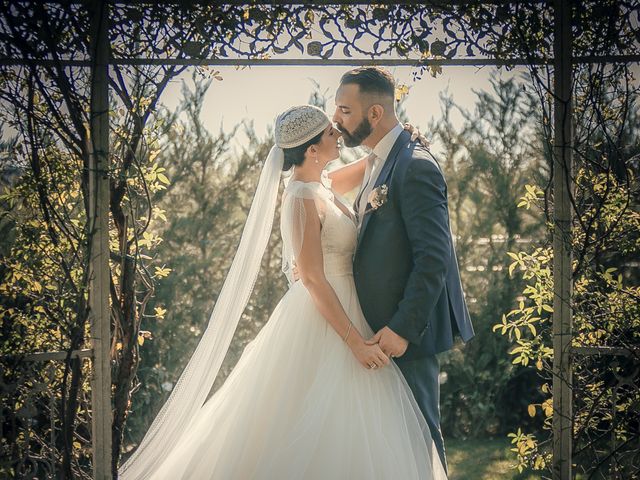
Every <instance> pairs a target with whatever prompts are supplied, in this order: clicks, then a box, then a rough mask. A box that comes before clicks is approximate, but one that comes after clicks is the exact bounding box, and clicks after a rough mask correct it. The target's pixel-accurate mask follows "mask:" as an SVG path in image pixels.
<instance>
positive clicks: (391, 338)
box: [366, 327, 409, 358]
mask: <svg viewBox="0 0 640 480" xmlns="http://www.w3.org/2000/svg"><path fill="white" fill-rule="evenodd" d="M376 343H377V344H379V345H380V349H381V350H382V351H383V352H384V353H385V355H387V356H388V357H394V358H397V357H401V356H402V355H404V352H406V351H407V347H408V346H409V340H407V339H405V338H402V337H401V336H400V335H398V334H397V333H396V332H394V331H393V330H391V329H390V328H389V327H384V328H382V329H381V330H378V333H376V334H375V335H374V336H373V337H372V338H370V339H369V340H367V341H366V344H367V345H375V344H376Z"/></svg>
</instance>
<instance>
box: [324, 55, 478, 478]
mask: <svg viewBox="0 0 640 480" xmlns="http://www.w3.org/2000/svg"><path fill="white" fill-rule="evenodd" d="M333 121H334V122H335V123H336V126H337V128H338V129H339V130H340V132H341V133H342V136H343V140H344V143H345V145H346V146H348V147H355V146H358V145H364V146H366V147H369V148H370V149H372V154H371V155H369V157H368V158H367V167H366V171H365V174H364V180H363V183H362V187H361V189H360V192H359V194H358V196H357V198H356V201H355V205H354V209H355V211H356V212H357V214H358V222H359V227H358V228H359V231H358V246H357V248H356V252H355V256H354V263H353V272H354V278H355V283H356V289H357V291H358V297H359V300H360V304H361V306H362V310H363V312H364V315H365V318H366V319H367V322H368V323H369V325H371V328H373V330H374V331H377V333H376V334H375V336H374V337H373V338H372V339H371V340H370V341H369V342H370V343H372V344H373V343H378V344H379V345H380V348H381V349H382V350H383V351H384V352H385V354H387V355H388V356H391V357H394V358H395V362H396V364H397V365H398V367H399V368H400V370H401V371H402V373H403V374H404V377H405V379H406V380H407V383H408V384H409V386H410V388H411V390H412V391H413V394H414V397H415V399H416V401H417V402H418V405H419V406H420V410H421V411H422V413H423V415H424V417H425V419H426V420H427V423H428V425H429V429H430V431H431V436H432V437H433V440H434V442H435V445H436V447H437V449H438V454H439V455H440V459H441V460H442V465H443V466H444V468H445V469H446V468H447V463H446V456H445V451H444V442H443V439H442V432H441V429H440V386H439V382H438V375H439V363H438V359H437V357H436V353H439V352H443V351H446V350H449V349H451V348H452V346H453V342H454V337H455V336H456V335H459V336H460V337H461V338H462V340H463V341H465V342H467V341H468V340H470V339H471V338H472V337H473V336H474V332H473V326H472V325H471V320H470V318H469V312H468V311H467V306H466V303H465V300H464V295H463V293H462V286H461V284H460V274H459V272H458V263H457V261H456V255H455V252H454V249H453V240H452V238H451V230H450V227H449V212H448V207H447V185H446V183H445V180H444V177H443V175H442V172H441V170H440V167H439V165H438V163H437V161H436V160H435V158H434V156H433V155H432V154H431V152H429V150H427V149H425V148H423V147H422V146H421V145H420V144H419V143H416V142H412V141H411V138H410V137H411V134H410V133H409V132H408V131H405V130H403V127H402V126H401V125H400V123H399V121H398V118H397V117H396V113H395V82H394V79H393V77H392V76H391V74H390V73H389V72H387V71H386V70H383V69H380V68H377V67H360V68H356V69H354V70H351V71H349V72H347V73H345V74H344V75H343V76H342V79H341V81H340V87H339V88H338V91H337V93H336V112H335V114H334V116H333Z"/></svg>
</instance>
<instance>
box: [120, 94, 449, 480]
mask: <svg viewBox="0 0 640 480" xmlns="http://www.w3.org/2000/svg"><path fill="white" fill-rule="evenodd" d="M339 137H340V133H339V132H338V131H337V130H336V129H335V128H334V127H333V126H332V124H331V122H330V120H329V118H328V117H327V116H326V115H325V113H324V112H323V111H322V110H320V109H319V108H316V107H314V106H311V105H303V106H296V107H292V108H290V109H289V110H287V111H285V112H284V113H282V114H281V115H280V116H279V117H278V118H277V120H276V125H275V143H276V145H275V146H274V147H273V148H272V149H271V151H270V153H269V155H268V157H267V159H266V161H265V163H264V166H263V170H262V173H261V176H260V181H259V184H258V188H257V190H256V195H255V197H254V200H253V204H252V207H251V210H250V212H249V216H248V219H247V224H246V225H245V229H244V232H243V235H242V239H241V242H240V247H239V248H238V252H237V254H236V257H235V259H234V261H233V265H232V267H231V270H230V272H229V274H228V276H227V279H226V280H225V284H224V287H223V289H222V292H221V294H220V297H219V299H218V302H217V303H216V306H215V309H214V312H213V314H212V316H211V319H210V321H209V326H208V327H207V330H206V331H205V333H204V335H203V337H202V339H201V341H200V343H199V344H198V347H197V348H196V351H195V353H194V355H193V356H192V358H191V359H190V360H189V364H188V365H187V367H186V369H185V371H184V372H183V374H182V376H181V377H180V379H179V381H178V383H177V384H176V387H175V388H174V390H173V392H172V393H171V396H170V397H169V399H168V400H167V402H166V403H165V405H164V406H163V408H162V410H161V411H160V413H159V414H158V416H157V417H156V419H155V420H154V422H153V424H152V426H151V428H150V429H149V431H148V432H147V434H146V436H145V438H144V439H143V441H142V443H141V444H140V446H139V447H138V449H137V450H136V451H135V452H134V454H133V455H132V456H131V457H130V458H129V459H128V460H127V461H126V462H125V463H124V464H123V465H122V466H121V467H120V469H119V471H118V474H119V477H120V478H122V479H143V478H157V479H160V478H162V479H165V478H166V479H197V480H200V479H224V480H226V479H357V480H359V479H420V480H425V479H446V474H445V473H444V469H443V467H442V465H441V463H440V460H439V456H438V454H437V452H436V448H435V445H434V443H433V440H432V438H431V435H430V433H429V429H428V427H427V425H426V422H425V419H424V417H423V416H422V414H421V412H420V409H419V408H418V406H417V404H416V403H415V400H414V398H413V396H412V393H411V390H410V388H409V387H408V385H407V384H406V381H405V380H404V377H403V376H402V374H401V372H400V370H399V369H398V367H397V366H396V365H395V363H394V362H393V361H390V360H389V358H387V356H386V355H385V354H384V353H383V352H382V350H381V349H380V347H379V346H378V345H377V344H374V345H368V344H366V343H365V339H368V338H371V337H372V336H373V333H374V332H373V331H372V330H371V328H370V327H369V325H368V324H367V322H366V319H365V318H364V316H363V314H362V311H361V309H360V305H359V303H358V298H357V295H356V290H355V285H354V280H353V274H352V256H353V253H354V249H355V247H356V239H357V226H356V225H357V224H356V219H355V217H354V214H353V212H352V210H351V209H350V207H348V206H347V204H345V203H344V202H343V201H342V200H340V198H339V195H336V193H335V192H334V191H332V190H331V187H330V185H331V180H330V179H329V178H328V177H327V175H326V174H325V173H324V172H323V169H324V167H325V166H326V164H327V163H328V162H329V161H331V160H334V159H336V158H338V156H339V145H338V139H339ZM290 169H292V170H293V172H292V174H291V175H290V177H289V179H288V183H287V184H286V186H285V188H284V192H283V194H282V201H281V225H280V227H281V235H282V242H283V255H282V261H283V270H284V272H285V274H286V275H287V278H288V279H289V282H290V287H289V290H288V291H287V292H286V294H285V295H284V297H283V298H282V299H281V301H280V303H279V304H278V305H277V306H276V308H275V310H274V311H273V313H272V315H271V317H270V319H269V320H268V322H267V323H266V325H265V326H264V328H263V329H262V330H261V331H260V333H259V334H258V335H257V336H256V338H255V339H254V340H253V341H252V342H251V343H249V345H247V347H246V348H245V350H244V352H243V354H242V357H241V358H240V360H239V361H238V364H237V365H236V367H235V368H234V369H233V371H232V372H231V374H230V375H229V377H228V378H227V380H226V382H225V383H224V384H223V385H222V386H221V387H220V389H219V390H218V391H217V392H216V393H215V394H214V395H213V396H212V397H211V398H209V399H208V400H207V399H206V397H207V394H208V393H209V390H210V388H211V385H212V384H213V381H214V380H215V376H216V375H217V373H218V370H219V368H220V363H221V362H222V359H223V358H224V355H225V353H226V351H227V349H228V347H229V344H230V342H231V338H232V336H233V332H234V330H235V328H236V326H237V322H238V319H239V317H240V315H241V314H242V311H243V310H244V307H245V306H246V303H247V300H248V298H249V295H250V293H251V289H252V287H253V283H254V281H255V278H256V275H257V272H258V270H259V266H260V260H261V258H262V254H263V252H264V250H265V247H266V243H267V240H268V238H269V233H270V231H271V227H272V223H273V216H274V209H275V204H276V202H277V197H278V186H279V183H280V177H281V173H282V170H290ZM360 170H362V169H360V167H359V166H358V165H357V164H351V165H350V166H347V167H344V168H343V169H342V170H341V172H340V173H336V174H335V178H334V181H335V182H336V184H339V185H340V186H341V190H345V189H347V188H346V185H347V184H349V183H350V182H351V183H353V178H355V177H358V180H357V181H358V182H359V181H361V177H362V172H361V171H360ZM355 186H356V185H355V184H354V185H350V187H355ZM294 269H295V270H296V274H297V275H295V277H294V275H293V271H294ZM298 277H299V279H297V278H298Z"/></svg>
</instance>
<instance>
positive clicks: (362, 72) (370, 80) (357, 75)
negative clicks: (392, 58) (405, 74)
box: [340, 67, 396, 98]
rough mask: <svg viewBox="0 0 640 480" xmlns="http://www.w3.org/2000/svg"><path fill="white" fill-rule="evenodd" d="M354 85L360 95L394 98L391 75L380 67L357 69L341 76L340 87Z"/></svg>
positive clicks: (394, 85) (393, 83) (393, 82)
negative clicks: (357, 87) (369, 94)
mask: <svg viewBox="0 0 640 480" xmlns="http://www.w3.org/2000/svg"><path fill="white" fill-rule="evenodd" d="M350 83H351V84H356V85H358V86H359V87H360V92H362V93H372V94H374V95H381V96H388V97H391V98H394V97H395V93H396V82H395V80H394V79H393V75H391V73H389V71H388V70H385V69H383V68H380V67H358V68H354V69H353V70H349V71H348V72H347V73H345V74H344V75H342V78H341V79H340V84H341V85H347V84H350Z"/></svg>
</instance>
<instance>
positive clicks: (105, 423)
mask: <svg viewBox="0 0 640 480" xmlns="http://www.w3.org/2000/svg"><path fill="white" fill-rule="evenodd" d="M520 1H522V0H511V1H509V0H489V1H483V2H481V3H483V4H515V3H519V2H520ZM74 3H82V4H84V3H85V2H74ZM114 3H128V4H146V3H149V2H144V1H138V0H132V1H129V2H119V1H117V0H111V1H109V0H98V1H94V2H89V8H90V9H91V53H92V57H91V59H90V60H55V61H54V60H46V59H38V60H36V59H8V58H3V59H0V65H54V64H55V65H57V66H63V67H87V68H90V69H91V83H92V85H91V106H90V108H91V123H90V132H91V138H92V146H91V147H92V151H91V157H90V165H89V172H90V181H89V192H90V218H89V225H90V228H91V230H92V231H93V232H95V233H96V234H95V235H93V236H92V245H91V257H90V272H91V275H90V280H89V282H90V284H89V288H90V295H89V298H90V308H91V312H92V314H91V342H92V348H91V349H90V350H85V351H83V353H84V355H87V352H90V354H91V356H92V360H93V362H92V363H93V370H92V373H93V375H92V379H91V380H92V393H91V401H92V443H93V445H92V448H93V474H94V478H95V479H99V480H103V479H105V480H106V479H111V478H112V474H111V454H112V452H111V450H112V448H111V444H112V437H111V420H112V419H111V371H110V368H111V367H110V343H111V338H110V312H109V242H108V240H109V231H108V229H109V219H108V215H109V177H108V172H109V169H110V163H109V111H108V109H109V101H108V99H109V85H108V69H109V66H110V65H182V66H205V65H207V66H245V65H246V66H314V65H317V66H345V67H347V66H348V67H353V66H360V65H372V64H376V65H385V66H421V65H424V66H429V65H442V66H505V65H510V66H517V65H553V66H554V87H553V90H554V96H555V103H554V113H553V117H554V143H553V156H554V160H553V161H554V183H553V189H554V195H555V203H554V212H553V218H554V239H553V252H554V262H553V281H554V302H553V309H554V311H553V352H554V361H553V392H554V395H553V402H554V405H553V407H554V410H553V411H554V413H553V469H552V471H553V478H554V480H560V479H561V480H568V479H571V478H572V464H571V460H572V390H571V382H572V361H571V357H572V355H573V354H594V353H605V354H611V352H608V351H600V350H598V349H593V348H591V349H582V350H584V351H582V350H580V349H579V348H576V349H575V350H576V351H575V352H574V351H573V350H572V348H571V335H572V310H571V302H570V299H571V296H572V278H571V277H572V267H571V264H572V253H571V243H570V239H571V225H572V208H571V200H570V198H571V193H572V188H573V187H572V184H571V172H572V169H573V153H572V149H573V130H572V122H573V108H572V100H573V99H572V90H571V85H572V81H573V76H572V66H573V65H575V64H581V63H635V62H640V55H606V56H582V57H573V56H572V34H571V5H570V2H567V1H563V0H551V1H544V0H542V1H538V2H536V1H535V0H534V1H533V2H531V1H529V2H527V3H540V4H547V5H550V6H551V7H552V8H553V12H554V17H553V22H554V44H553V59H552V60H548V61H544V60H532V61H527V60H525V59H509V60H506V59H488V58H479V59H469V58H453V59H427V60H422V61H420V60H411V59H385V58H380V59H377V60H374V59H351V58H349V59H327V60H322V59H267V60H258V59H253V60H252V59H228V58H227V59H185V58H179V59H161V58H155V59H154V58H151V59H147V58H137V59H116V58H112V57H110V55H109V43H108V42H109V35H108V21H105V20H106V19H107V18H108V17H107V15H105V9H106V8H107V7H108V5H109V4H114ZM193 3H201V4H205V3H210V2H206V1H198V2H193ZM224 3H225V4H232V5H288V4H287V3H284V2H280V1H254V2H248V1H237V0H230V1H227V2H224ZM376 3H378V4H387V5H398V4H404V5H425V6H426V7H427V8H428V7H430V6H431V7H433V6H438V5H439V6H443V5H447V6H455V5H464V4H467V3H469V2H466V1H464V0H442V1H432V2H429V1H428V0H427V1H401V2H391V1H378V2H376ZM296 4H300V5H308V6H310V7H311V6H314V5H317V6H322V5H341V4H343V5H346V4H350V5H359V4H362V2H357V1H356V2H345V1H319V2H309V1H304V0H300V1H298V2H296ZM578 350H580V351H578ZM596 350H597V352H596ZM614 354H615V352H614ZM45 355H55V353H48V354H45ZM61 355H62V354H60V355H58V356H59V357H61V358H62V356H61ZM56 358H57V357H56Z"/></svg>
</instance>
